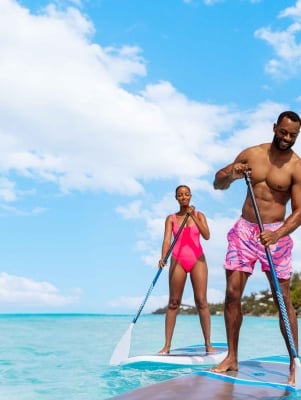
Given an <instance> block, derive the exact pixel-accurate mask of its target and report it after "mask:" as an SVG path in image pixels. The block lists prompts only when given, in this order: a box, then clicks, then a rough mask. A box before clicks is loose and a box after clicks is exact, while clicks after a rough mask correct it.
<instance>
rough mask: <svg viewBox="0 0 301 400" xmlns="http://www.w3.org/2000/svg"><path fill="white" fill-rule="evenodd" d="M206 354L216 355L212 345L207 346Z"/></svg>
mask: <svg viewBox="0 0 301 400" xmlns="http://www.w3.org/2000/svg"><path fill="white" fill-rule="evenodd" d="M206 353H216V350H215V348H214V347H212V346H211V345H209V346H206Z"/></svg>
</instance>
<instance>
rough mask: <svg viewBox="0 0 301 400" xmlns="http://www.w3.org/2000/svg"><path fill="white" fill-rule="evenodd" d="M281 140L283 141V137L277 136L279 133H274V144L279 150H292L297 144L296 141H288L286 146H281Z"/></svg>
mask: <svg viewBox="0 0 301 400" xmlns="http://www.w3.org/2000/svg"><path fill="white" fill-rule="evenodd" d="M280 142H281V139H279V138H278V137H277V135H274V138H273V144H274V146H275V147H276V149H277V150H279V151H287V150H290V149H291V148H292V147H293V145H294V144H295V142H291V143H287V145H286V147H285V148H283V147H281V145H280Z"/></svg>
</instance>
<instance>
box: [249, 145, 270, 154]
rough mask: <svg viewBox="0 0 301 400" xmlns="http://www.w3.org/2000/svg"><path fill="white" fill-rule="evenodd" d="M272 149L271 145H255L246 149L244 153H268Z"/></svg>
mask: <svg viewBox="0 0 301 400" xmlns="http://www.w3.org/2000/svg"><path fill="white" fill-rule="evenodd" d="M270 147H271V143H260V144H256V145H254V146H250V147H248V148H246V149H245V150H244V151H245V152H250V153H254V152H257V153H258V152H260V151H265V152H267V151H268V150H269V148H270Z"/></svg>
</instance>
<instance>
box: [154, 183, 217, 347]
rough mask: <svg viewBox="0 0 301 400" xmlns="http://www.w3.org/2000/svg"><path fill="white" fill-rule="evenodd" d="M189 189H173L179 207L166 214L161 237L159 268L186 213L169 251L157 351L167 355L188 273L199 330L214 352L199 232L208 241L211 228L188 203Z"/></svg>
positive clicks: (206, 273) (204, 262) (205, 274)
mask: <svg viewBox="0 0 301 400" xmlns="http://www.w3.org/2000/svg"><path fill="white" fill-rule="evenodd" d="M191 197H192V196H191V191H190V188H189V187H188V186H186V185H180V186H178V187H177V188H176V199H177V201H178V202H179V205H180V210H179V211H178V212H177V213H176V214H171V215H169V216H168V217H167V218H166V220H165V231H164V239H163V243H162V254H161V259H160V260H159V267H161V268H162V267H164V258H165V256H166V254H167V252H168V249H169V247H170V245H171V240H172V236H175V235H176V234H177V232H178V230H179V227H180V226H181V223H182V222H183V220H184V218H185V215H186V214H187V213H188V214H189V218H188V220H187V222H186V225H185V227H184V229H183V231H182V232H181V234H180V236H179V238H178V240H177V242H176V243H175V246H174V248H173V251H172V257H171V263H170V269H169V301H168V309H167V313H166V318H165V344H164V347H163V348H162V350H161V351H160V352H159V354H162V355H164V354H168V353H169V351H170V347H171V340H172V336H173V332H174V327H175V323H176V317H177V313H178V311H179V307H180V305H181V301H182V295H183V291H184V287H185V282H186V278H187V274H188V273H190V280H191V283H192V288H193V293H194V300H195V305H196V307H197V309H198V313H199V317H200V323H201V328H202V332H203V335H204V340H205V347H206V351H207V352H211V351H214V349H213V347H212V346H211V342H210V312H209V307H208V303H207V278H208V269H207V263H206V259H205V254H204V252H203V248H202V246H201V243H200V235H201V236H202V237H203V238H204V239H206V240H208V239H209V238H210V231H209V227H208V224H207V220H206V217H205V215H204V214H203V213H201V212H200V211H195V207H194V206H190V205H189V203H190V200H191Z"/></svg>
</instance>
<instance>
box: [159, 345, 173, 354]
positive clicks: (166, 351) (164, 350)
mask: <svg viewBox="0 0 301 400" xmlns="http://www.w3.org/2000/svg"><path fill="white" fill-rule="evenodd" d="M169 352H170V347H167V346H164V347H163V349H162V350H160V351H159V352H158V354H159V355H161V356H166V355H167V354H169Z"/></svg>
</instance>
